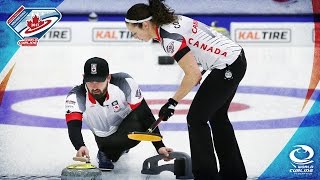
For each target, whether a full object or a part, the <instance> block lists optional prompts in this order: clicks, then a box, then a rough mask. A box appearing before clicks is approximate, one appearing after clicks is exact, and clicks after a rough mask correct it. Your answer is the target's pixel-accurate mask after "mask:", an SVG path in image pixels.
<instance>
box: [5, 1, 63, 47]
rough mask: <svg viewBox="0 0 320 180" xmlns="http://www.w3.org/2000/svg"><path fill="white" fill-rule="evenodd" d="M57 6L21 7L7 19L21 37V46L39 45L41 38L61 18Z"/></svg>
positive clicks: (19, 42)
mask: <svg viewBox="0 0 320 180" xmlns="http://www.w3.org/2000/svg"><path fill="white" fill-rule="evenodd" d="M60 19H61V13H60V12H59V11H58V10H57V9H56V8H25V7H24V6H20V8H19V9H18V10H17V11H16V12H15V13H13V14H12V15H11V16H10V17H9V19H8V20H7V25H8V26H9V27H10V28H11V29H12V30H13V31H14V32H15V33H16V34H17V35H18V36H19V37H20V38H21V40H19V41H18V42H17V44H18V45H19V46H37V44H38V41H39V39H40V38H41V37H42V36H43V35H44V34H45V33H46V32H47V31H48V30H49V29H50V28H51V27H52V26H53V25H54V24H55V23H57V22H58V21H59V20H60Z"/></svg>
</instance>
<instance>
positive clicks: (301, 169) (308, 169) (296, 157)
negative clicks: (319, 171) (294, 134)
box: [289, 145, 314, 175]
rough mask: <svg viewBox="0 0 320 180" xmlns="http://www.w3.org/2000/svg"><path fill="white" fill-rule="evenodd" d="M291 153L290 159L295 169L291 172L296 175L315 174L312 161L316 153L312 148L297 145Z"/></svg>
mask: <svg viewBox="0 0 320 180" xmlns="http://www.w3.org/2000/svg"><path fill="white" fill-rule="evenodd" d="M293 147H294V149H293V150H292V151H291V152H290V154H289V157H290V159H291V164H292V166H293V168H291V169H290V170H289V171H290V172H291V173H294V174H296V175H311V174H312V173H313V168H314V167H313V165H312V163H313V162H314V161H313V160H312V158H313V156H314V151H313V149H312V148H311V147H310V146H307V145H296V146H293Z"/></svg>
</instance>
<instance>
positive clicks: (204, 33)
mask: <svg viewBox="0 0 320 180" xmlns="http://www.w3.org/2000/svg"><path fill="white" fill-rule="evenodd" d="M157 33H158V34H157V35H158V38H157V40H159V41H160V43H161V45H162V47H163V49H164V51H165V52H166V53H167V54H168V55H170V56H172V57H173V58H174V59H175V60H176V61H177V62H178V61H179V60H180V59H181V58H182V57H183V56H184V55H185V54H186V53H187V52H189V51H191V52H192V54H193V55H194V57H195V59H196V61H197V63H198V64H199V65H201V66H202V68H203V69H204V70H209V69H216V68H217V69H223V68H225V67H226V64H228V65H230V64H232V63H233V62H234V61H235V60H236V59H237V57H238V56H239V54H240V52H241V49H242V48H241V46H239V45H238V44H236V43H235V42H233V41H232V40H230V39H229V38H227V37H225V36H223V35H222V34H220V33H218V32H217V31H215V30H213V29H212V28H211V27H209V26H207V25H205V24H203V23H201V22H198V21H196V20H194V19H191V18H188V17H185V16H178V21H177V22H174V23H171V24H166V25H162V26H161V27H159V28H158V32H157Z"/></svg>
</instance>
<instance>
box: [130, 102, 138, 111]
mask: <svg viewBox="0 0 320 180" xmlns="http://www.w3.org/2000/svg"><path fill="white" fill-rule="evenodd" d="M140 104H141V102H138V103H137V104H130V103H129V106H130V108H131V109H132V110H134V109H136V108H137V107H139V105H140Z"/></svg>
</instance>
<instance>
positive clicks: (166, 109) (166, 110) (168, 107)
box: [159, 98, 178, 121]
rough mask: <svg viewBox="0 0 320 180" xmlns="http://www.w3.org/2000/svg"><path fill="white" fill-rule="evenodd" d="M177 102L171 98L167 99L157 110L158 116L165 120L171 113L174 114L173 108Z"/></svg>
mask: <svg viewBox="0 0 320 180" xmlns="http://www.w3.org/2000/svg"><path fill="white" fill-rule="evenodd" d="M177 104H178V102H177V101H176V100H174V99H172V98H170V99H169V100H168V102H167V103H166V104H165V105H163V106H162V107H161V109H160V111H159V117H162V120H163V121H167V120H168V119H169V118H170V117H171V116H172V115H173V114H174V108H175V107H176V105H177Z"/></svg>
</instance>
